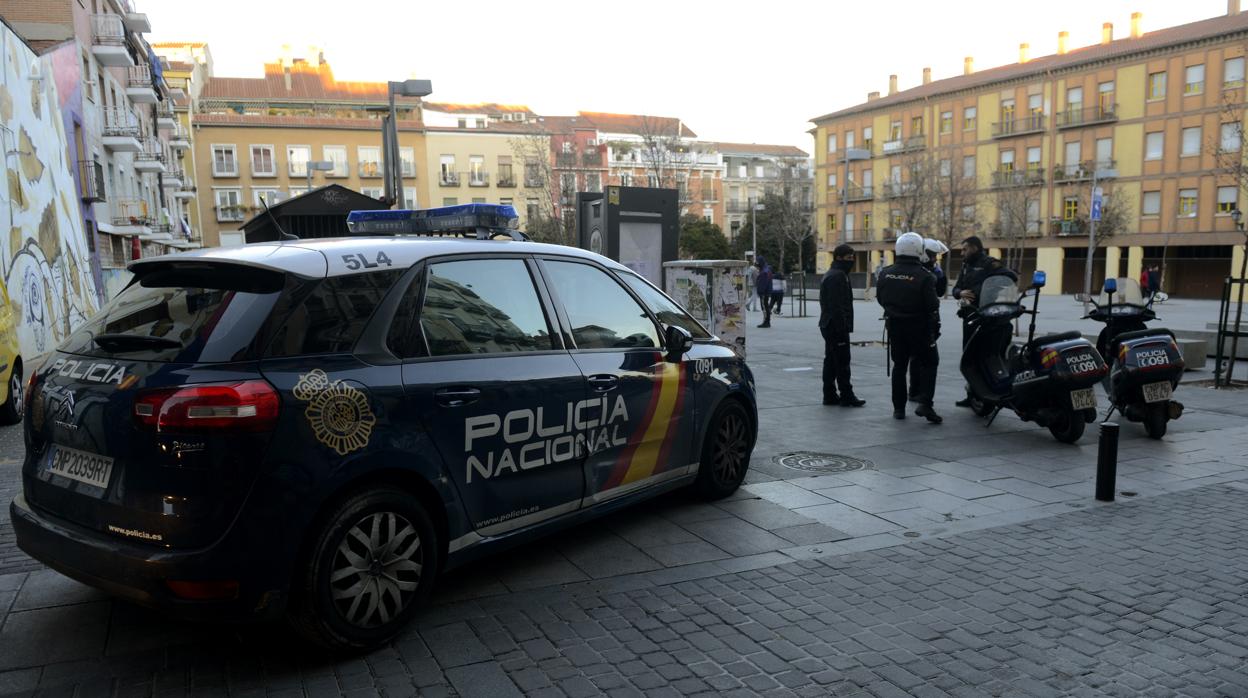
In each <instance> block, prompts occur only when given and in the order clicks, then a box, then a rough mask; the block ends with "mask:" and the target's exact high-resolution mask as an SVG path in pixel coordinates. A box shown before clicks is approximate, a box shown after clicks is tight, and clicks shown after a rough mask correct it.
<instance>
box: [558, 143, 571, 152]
mask: <svg viewBox="0 0 1248 698" xmlns="http://www.w3.org/2000/svg"><path fill="white" fill-rule="evenodd" d="M560 147H561V148H563V154H564V155H568V154H570V153H571V152H572V141H564V142H563V143H561V144H560Z"/></svg>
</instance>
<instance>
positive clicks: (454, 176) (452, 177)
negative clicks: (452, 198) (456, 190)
mask: <svg viewBox="0 0 1248 698" xmlns="http://www.w3.org/2000/svg"><path fill="white" fill-rule="evenodd" d="M438 184H439V185H441V186H444V187H458V186H459V184H460V180H459V173H458V172H442V173H441V174H440V175H439V176H438Z"/></svg>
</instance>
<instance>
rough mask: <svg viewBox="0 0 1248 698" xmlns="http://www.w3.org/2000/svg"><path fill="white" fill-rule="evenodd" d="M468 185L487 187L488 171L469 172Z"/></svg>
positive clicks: (488, 184) (488, 182)
mask: <svg viewBox="0 0 1248 698" xmlns="http://www.w3.org/2000/svg"><path fill="white" fill-rule="evenodd" d="M468 186H470V187H488V186H490V173H489V172H469V173H468Z"/></svg>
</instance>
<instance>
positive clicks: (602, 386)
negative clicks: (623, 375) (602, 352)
mask: <svg viewBox="0 0 1248 698" xmlns="http://www.w3.org/2000/svg"><path fill="white" fill-rule="evenodd" d="M619 384H620V379H619V378H618V377H617V376H612V375H609V374H601V375H597V376H590V377H589V386H590V387H591V388H593V389H594V391H595V392H599V393H605V392H607V391H608V390H615V387H616V386H617V385H619Z"/></svg>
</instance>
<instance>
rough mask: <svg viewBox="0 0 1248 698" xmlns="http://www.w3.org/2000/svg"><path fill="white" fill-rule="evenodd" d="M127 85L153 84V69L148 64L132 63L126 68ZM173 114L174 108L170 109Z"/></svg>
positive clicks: (145, 85)
mask: <svg viewBox="0 0 1248 698" xmlns="http://www.w3.org/2000/svg"><path fill="white" fill-rule="evenodd" d="M126 74H127V78H126V86H127V87H151V86H152V69H151V68H149V67H147V66H146V65H132V66H130V67H129V68H128V69H127V70H126ZM169 113H170V114H173V110H172V109H170V110H169Z"/></svg>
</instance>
